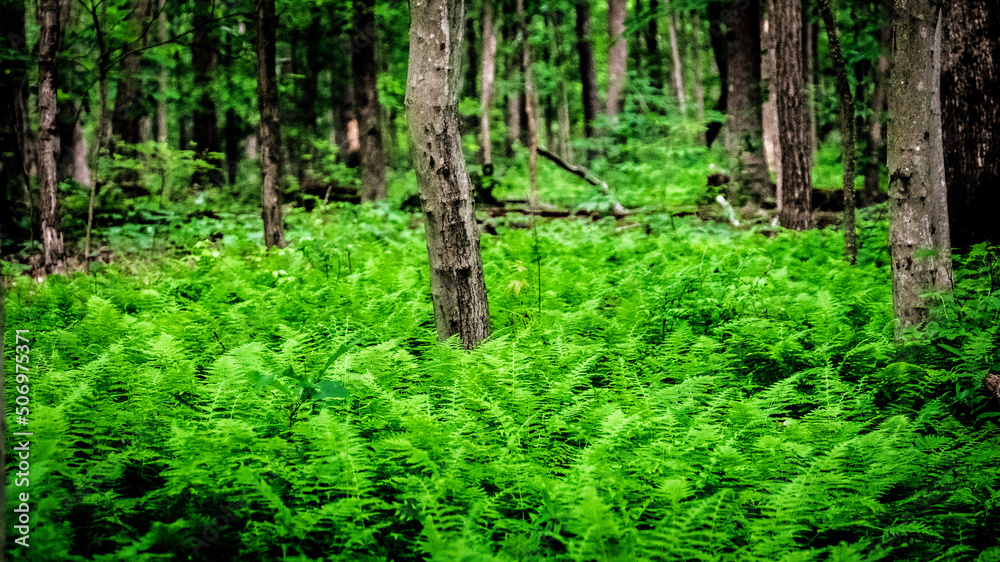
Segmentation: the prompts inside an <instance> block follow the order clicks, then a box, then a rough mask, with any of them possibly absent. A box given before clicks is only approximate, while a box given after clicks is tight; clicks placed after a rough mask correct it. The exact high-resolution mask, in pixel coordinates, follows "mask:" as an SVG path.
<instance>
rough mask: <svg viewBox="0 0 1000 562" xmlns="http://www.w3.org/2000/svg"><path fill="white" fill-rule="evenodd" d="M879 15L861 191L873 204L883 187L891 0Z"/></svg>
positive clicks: (888, 0)
mask: <svg viewBox="0 0 1000 562" xmlns="http://www.w3.org/2000/svg"><path fill="white" fill-rule="evenodd" d="M881 8H882V9H881V12H879V18H880V21H881V24H880V26H879V51H880V53H879V58H878V62H877V63H876V64H875V66H874V68H873V70H874V75H875V78H874V82H875V88H874V91H873V92H872V107H871V115H870V116H869V118H868V158H867V161H866V162H865V171H864V173H865V191H864V194H863V195H862V202H863V203H862V204H864V205H872V204H874V203H875V201H876V200H877V198H878V194H879V192H880V191H881V189H880V185H881V176H882V162H883V154H884V151H885V129H884V127H885V125H884V116H885V110H886V101H887V97H886V86H887V84H888V80H889V51H890V49H892V21H891V20H890V19H889V14H890V13H892V9H893V8H892V0H882V2H881Z"/></svg>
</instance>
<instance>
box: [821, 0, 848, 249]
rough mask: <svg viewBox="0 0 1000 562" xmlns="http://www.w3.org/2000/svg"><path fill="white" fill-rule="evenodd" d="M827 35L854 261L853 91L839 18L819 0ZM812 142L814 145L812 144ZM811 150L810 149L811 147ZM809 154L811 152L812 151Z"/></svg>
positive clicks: (827, 5) (846, 208)
mask: <svg viewBox="0 0 1000 562" xmlns="http://www.w3.org/2000/svg"><path fill="white" fill-rule="evenodd" d="M817 3H818V5H819V10H820V13H821V14H822V16H823V23H824V25H826V35H827V37H828V38H829V41H830V54H831V55H832V56H833V67H834V70H836V72H837V93H838V94H839V95H840V133H841V137H842V138H843V151H844V156H843V158H844V258H845V259H847V261H848V262H849V263H851V264H854V263H855V262H856V261H857V259H858V232H857V230H856V228H855V221H854V94H852V93H851V84H850V82H848V80H847V62H846V61H845V60H844V54H843V53H842V52H841V50H840V39H839V38H838V37H837V27H836V20H834V18H833V11H832V10H831V9H830V4H829V2H828V0H817ZM810 146H812V145H811V144H810ZM810 150H811V149H810ZM810 156H812V154H811V153H810Z"/></svg>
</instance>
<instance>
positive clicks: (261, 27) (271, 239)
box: [256, 0, 285, 249]
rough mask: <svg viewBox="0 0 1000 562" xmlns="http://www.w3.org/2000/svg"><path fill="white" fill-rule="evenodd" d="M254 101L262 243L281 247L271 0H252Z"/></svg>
mask: <svg viewBox="0 0 1000 562" xmlns="http://www.w3.org/2000/svg"><path fill="white" fill-rule="evenodd" d="M256 11H257V18H256V19H257V42H256V50H257V100H258V101H257V103H258V105H259V106H260V144H261V156H260V172H261V180H260V189H261V216H262V218H263V220H264V244H265V245H266V246H267V248H268V249H271V248H272V247H274V246H277V247H279V248H284V247H285V225H284V218H283V216H282V210H281V195H282V188H281V183H282V178H281V120H280V119H279V118H278V82H277V71H276V69H275V64H276V61H275V31H276V29H277V27H278V16H277V15H275V13H274V0H256Z"/></svg>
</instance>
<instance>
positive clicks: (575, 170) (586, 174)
mask: <svg viewBox="0 0 1000 562" xmlns="http://www.w3.org/2000/svg"><path fill="white" fill-rule="evenodd" d="M538 155H539V156H544V157H545V158H548V159H549V160H551V161H552V163H554V164H555V165H556V166H559V167H560V168H562V169H563V170H566V171H567V172H569V173H571V174H573V175H575V176H578V177H580V178H582V179H583V180H584V181H586V182H587V183H589V184H590V185H593V186H595V187H597V188H599V189H600V190H601V193H603V194H604V195H607V196H608V197H610V198H611V200H612V201H613V202H614V205H613V209H614V212H616V213H627V212H628V211H627V210H626V209H625V207H622V204H621V203H619V202H618V199H617V198H616V197H615V196H614V195H613V194H612V193H611V188H609V187H608V184H607V182H605V181H604V180H602V179H601V178H599V177H597V176H596V175H594V172H591V171H590V170H588V169H587V168H584V167H583V166H577V165H576V164H570V163H569V162H567V161H565V160H563V159H562V158H560V157H559V156H557V155H555V154H553V153H551V152H549V151H548V150H547V149H545V148H544V147H541V146H539V147H538Z"/></svg>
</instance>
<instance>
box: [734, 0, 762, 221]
mask: <svg viewBox="0 0 1000 562" xmlns="http://www.w3.org/2000/svg"><path fill="white" fill-rule="evenodd" d="M732 14H733V15H732V26H731V28H730V30H729V31H730V33H729V34H728V36H727V38H728V47H729V54H728V61H729V83H728V87H729V99H728V103H729V107H728V108H727V109H728V113H729V118H728V120H727V125H728V127H729V133H728V136H727V137H726V145H727V148H728V150H729V153H730V154H731V155H732V156H733V158H735V159H736V170H737V171H736V178H737V182H738V184H739V186H740V191H741V194H742V195H749V196H751V197H752V198H753V199H755V200H756V201H758V202H759V201H764V200H766V199H769V198H773V197H774V191H773V190H772V188H771V179H770V177H769V176H768V173H767V165H766V163H765V161H764V141H763V134H764V133H763V129H764V119H763V116H762V112H761V105H762V101H763V100H762V99H761V87H760V86H761V85H760V79H761V74H760V65H761V55H760V48H761V44H760V2H759V0H733V3H732Z"/></svg>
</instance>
